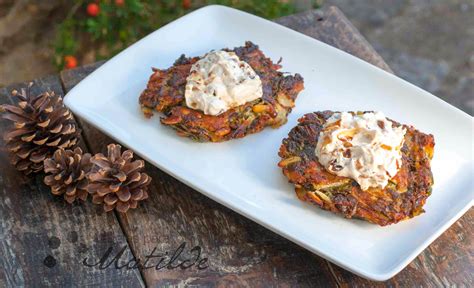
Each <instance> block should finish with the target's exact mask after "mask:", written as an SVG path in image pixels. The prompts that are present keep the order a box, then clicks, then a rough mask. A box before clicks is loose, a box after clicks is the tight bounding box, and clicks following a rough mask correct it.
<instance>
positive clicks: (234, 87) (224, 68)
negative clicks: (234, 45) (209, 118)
mask: <svg viewBox="0 0 474 288" xmlns="http://www.w3.org/2000/svg"><path fill="white" fill-rule="evenodd" d="M186 81H187V82H186V90H185V95H184V96H185V98H186V105H187V106H188V107H189V108H192V109H196V110H201V111H203V112H204V114H206V115H219V114H221V113H223V112H225V111H227V110H229V109H231V108H234V107H237V106H240V105H242V104H245V103H247V102H250V101H253V100H256V99H258V98H261V97H262V95H263V91H262V81H261V80H260V77H259V76H258V75H257V73H255V71H254V70H253V69H252V67H250V65H249V64H248V63H247V62H245V61H241V60H240V59H239V57H238V56H237V55H236V54H235V53H234V52H227V51H212V52H209V53H207V54H206V55H205V56H204V57H203V58H202V59H200V60H199V61H197V62H196V63H194V65H193V66H192V67H191V72H190V75H189V76H188V78H186Z"/></svg>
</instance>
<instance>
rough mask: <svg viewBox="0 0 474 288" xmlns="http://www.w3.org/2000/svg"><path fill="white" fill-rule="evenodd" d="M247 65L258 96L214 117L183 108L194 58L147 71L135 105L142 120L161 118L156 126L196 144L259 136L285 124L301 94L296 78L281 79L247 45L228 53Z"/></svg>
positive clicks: (299, 80) (275, 66)
mask: <svg viewBox="0 0 474 288" xmlns="http://www.w3.org/2000/svg"><path fill="white" fill-rule="evenodd" d="M224 50H225V51H233V52H235V53H236V54H237V56H238V57H239V58H240V59H241V60H243V61H245V62H247V63H248V64H249V65H250V66H251V67H252V68H253V69H254V70H255V72H256V73H257V74H258V76H259V77H260V79H261V81H262V90H263V96H262V98H260V99H257V100H254V101H252V102H248V103H245V104H243V105H240V106H237V107H235V108H232V109H229V110H227V111H226V112H224V113H222V114H219V115H217V116H213V115H205V114H204V113H203V112H202V111H198V110H194V109H191V108H188V107H187V106H186V101H185V97H184V91H185V86H186V78H187V77H188V75H189V73H190V70H191V66H192V65H193V64H194V63H195V62H197V61H198V60H199V59H200V58H199V57H193V58H187V57H185V56H184V55H182V56H181V57H180V58H179V59H178V60H176V62H175V63H174V65H173V66H172V67H170V68H168V69H165V70H160V69H155V68H154V69H153V72H154V73H153V74H152V75H151V77H150V80H149V81H148V84H147V88H146V89H145V91H143V92H142V94H141V95H140V99H139V102H140V105H141V107H142V111H143V113H144V114H145V116H147V117H151V116H152V115H153V110H156V111H159V112H162V113H164V115H165V116H164V117H163V118H161V123H162V124H164V125H167V126H170V127H172V128H174V129H175V130H176V131H177V133H178V135H181V136H187V137H190V138H192V139H193V140H196V141H200V142H206V141H211V142H221V141H226V140H230V139H234V138H241V137H244V136H245V135H247V134H251V133H256V132H259V131H261V130H262V129H263V128H265V127H266V126H271V127H273V128H277V127H279V126H281V125H283V124H285V123H286V122H287V116H288V114H289V113H290V112H291V109H292V108H293V107H294V105H295V100H296V97H297V96H298V93H299V92H300V91H301V90H303V88H304V85H303V78H302V77H301V76H300V75H299V74H295V75H284V74H283V73H282V72H280V71H278V70H279V69H280V68H281V66H280V65H279V64H278V63H276V64H275V63H273V62H272V60H271V59H269V58H267V57H265V55H264V54H263V53H262V51H261V50H259V48H258V46H257V45H255V44H253V43H252V42H249V41H247V42H246V43H245V46H243V47H237V48H235V49H233V50H228V49H224Z"/></svg>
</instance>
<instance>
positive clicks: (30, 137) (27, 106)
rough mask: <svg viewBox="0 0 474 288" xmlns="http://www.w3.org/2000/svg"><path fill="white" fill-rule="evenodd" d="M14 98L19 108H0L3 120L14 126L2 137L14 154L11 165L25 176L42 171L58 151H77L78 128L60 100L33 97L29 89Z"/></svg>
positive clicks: (50, 96) (51, 96) (47, 94)
mask: <svg viewBox="0 0 474 288" xmlns="http://www.w3.org/2000/svg"><path fill="white" fill-rule="evenodd" d="M32 85H33V83H30V85H28V88H27V89H26V90H25V89H22V91H21V93H19V92H18V91H16V90H14V91H12V95H13V96H15V97H18V98H19V103H18V106H14V105H1V106H0V112H5V113H3V115H2V117H3V118H5V119H8V120H10V121H12V122H14V127H13V129H11V130H10V131H8V132H6V133H5V134H4V136H3V138H4V140H5V142H6V146H7V149H8V150H9V151H10V152H11V163H12V164H13V165H14V166H15V168H16V169H17V170H19V171H23V173H24V174H30V173H32V172H33V173H37V172H40V171H42V170H43V160H44V159H46V158H49V157H51V156H52V155H53V153H54V151H56V149H58V148H63V149H66V148H71V147H74V146H75V145H76V143H77V141H78V136H79V129H77V127H76V122H75V121H74V119H73V117H72V114H71V112H70V111H69V109H67V108H66V106H64V104H63V101H62V98H61V96H58V95H55V94H54V92H44V93H42V94H39V95H36V96H32V95H31V93H30V90H31V89H30V88H31V86H32Z"/></svg>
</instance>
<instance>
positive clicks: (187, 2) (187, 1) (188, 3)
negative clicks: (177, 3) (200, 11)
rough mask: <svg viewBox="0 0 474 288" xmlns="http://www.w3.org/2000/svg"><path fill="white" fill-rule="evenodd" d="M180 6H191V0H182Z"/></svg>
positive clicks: (186, 7)
mask: <svg viewBox="0 0 474 288" xmlns="http://www.w3.org/2000/svg"><path fill="white" fill-rule="evenodd" d="M181 6H182V7H183V9H189V8H191V0H183V2H182V3H181Z"/></svg>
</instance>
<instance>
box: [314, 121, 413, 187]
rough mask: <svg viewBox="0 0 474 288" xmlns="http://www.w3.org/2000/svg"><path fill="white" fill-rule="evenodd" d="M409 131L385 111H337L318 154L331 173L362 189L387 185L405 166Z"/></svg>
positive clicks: (324, 132) (324, 135) (318, 149)
mask: <svg viewBox="0 0 474 288" xmlns="http://www.w3.org/2000/svg"><path fill="white" fill-rule="evenodd" d="M405 132H406V130H405V129H404V128H403V127H401V126H400V127H393V126H392V122H391V121H389V120H387V118H385V115H384V114H383V113H382V112H376V113H372V112H370V113H363V114H356V115H353V114H351V113H348V112H342V113H334V114H333V115H332V116H331V117H330V118H329V119H328V120H327V122H326V124H325V126H324V128H323V130H322V131H321V133H320V135H319V141H318V143H317V145H316V149H315V153H316V156H317V157H318V159H319V162H320V163H321V164H322V165H323V166H324V167H325V168H326V170H328V171H329V172H330V173H333V174H336V175H338V176H343V177H350V178H352V179H354V180H355V181H357V183H359V185H360V187H361V189H362V190H367V189H369V188H370V187H379V188H384V187H385V186H386V185H387V184H388V180H389V179H391V178H392V177H393V176H395V175H396V174H397V172H398V170H399V169H400V167H401V165H402V154H401V152H400V148H401V147H402V145H403V139H404V136H405Z"/></svg>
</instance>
